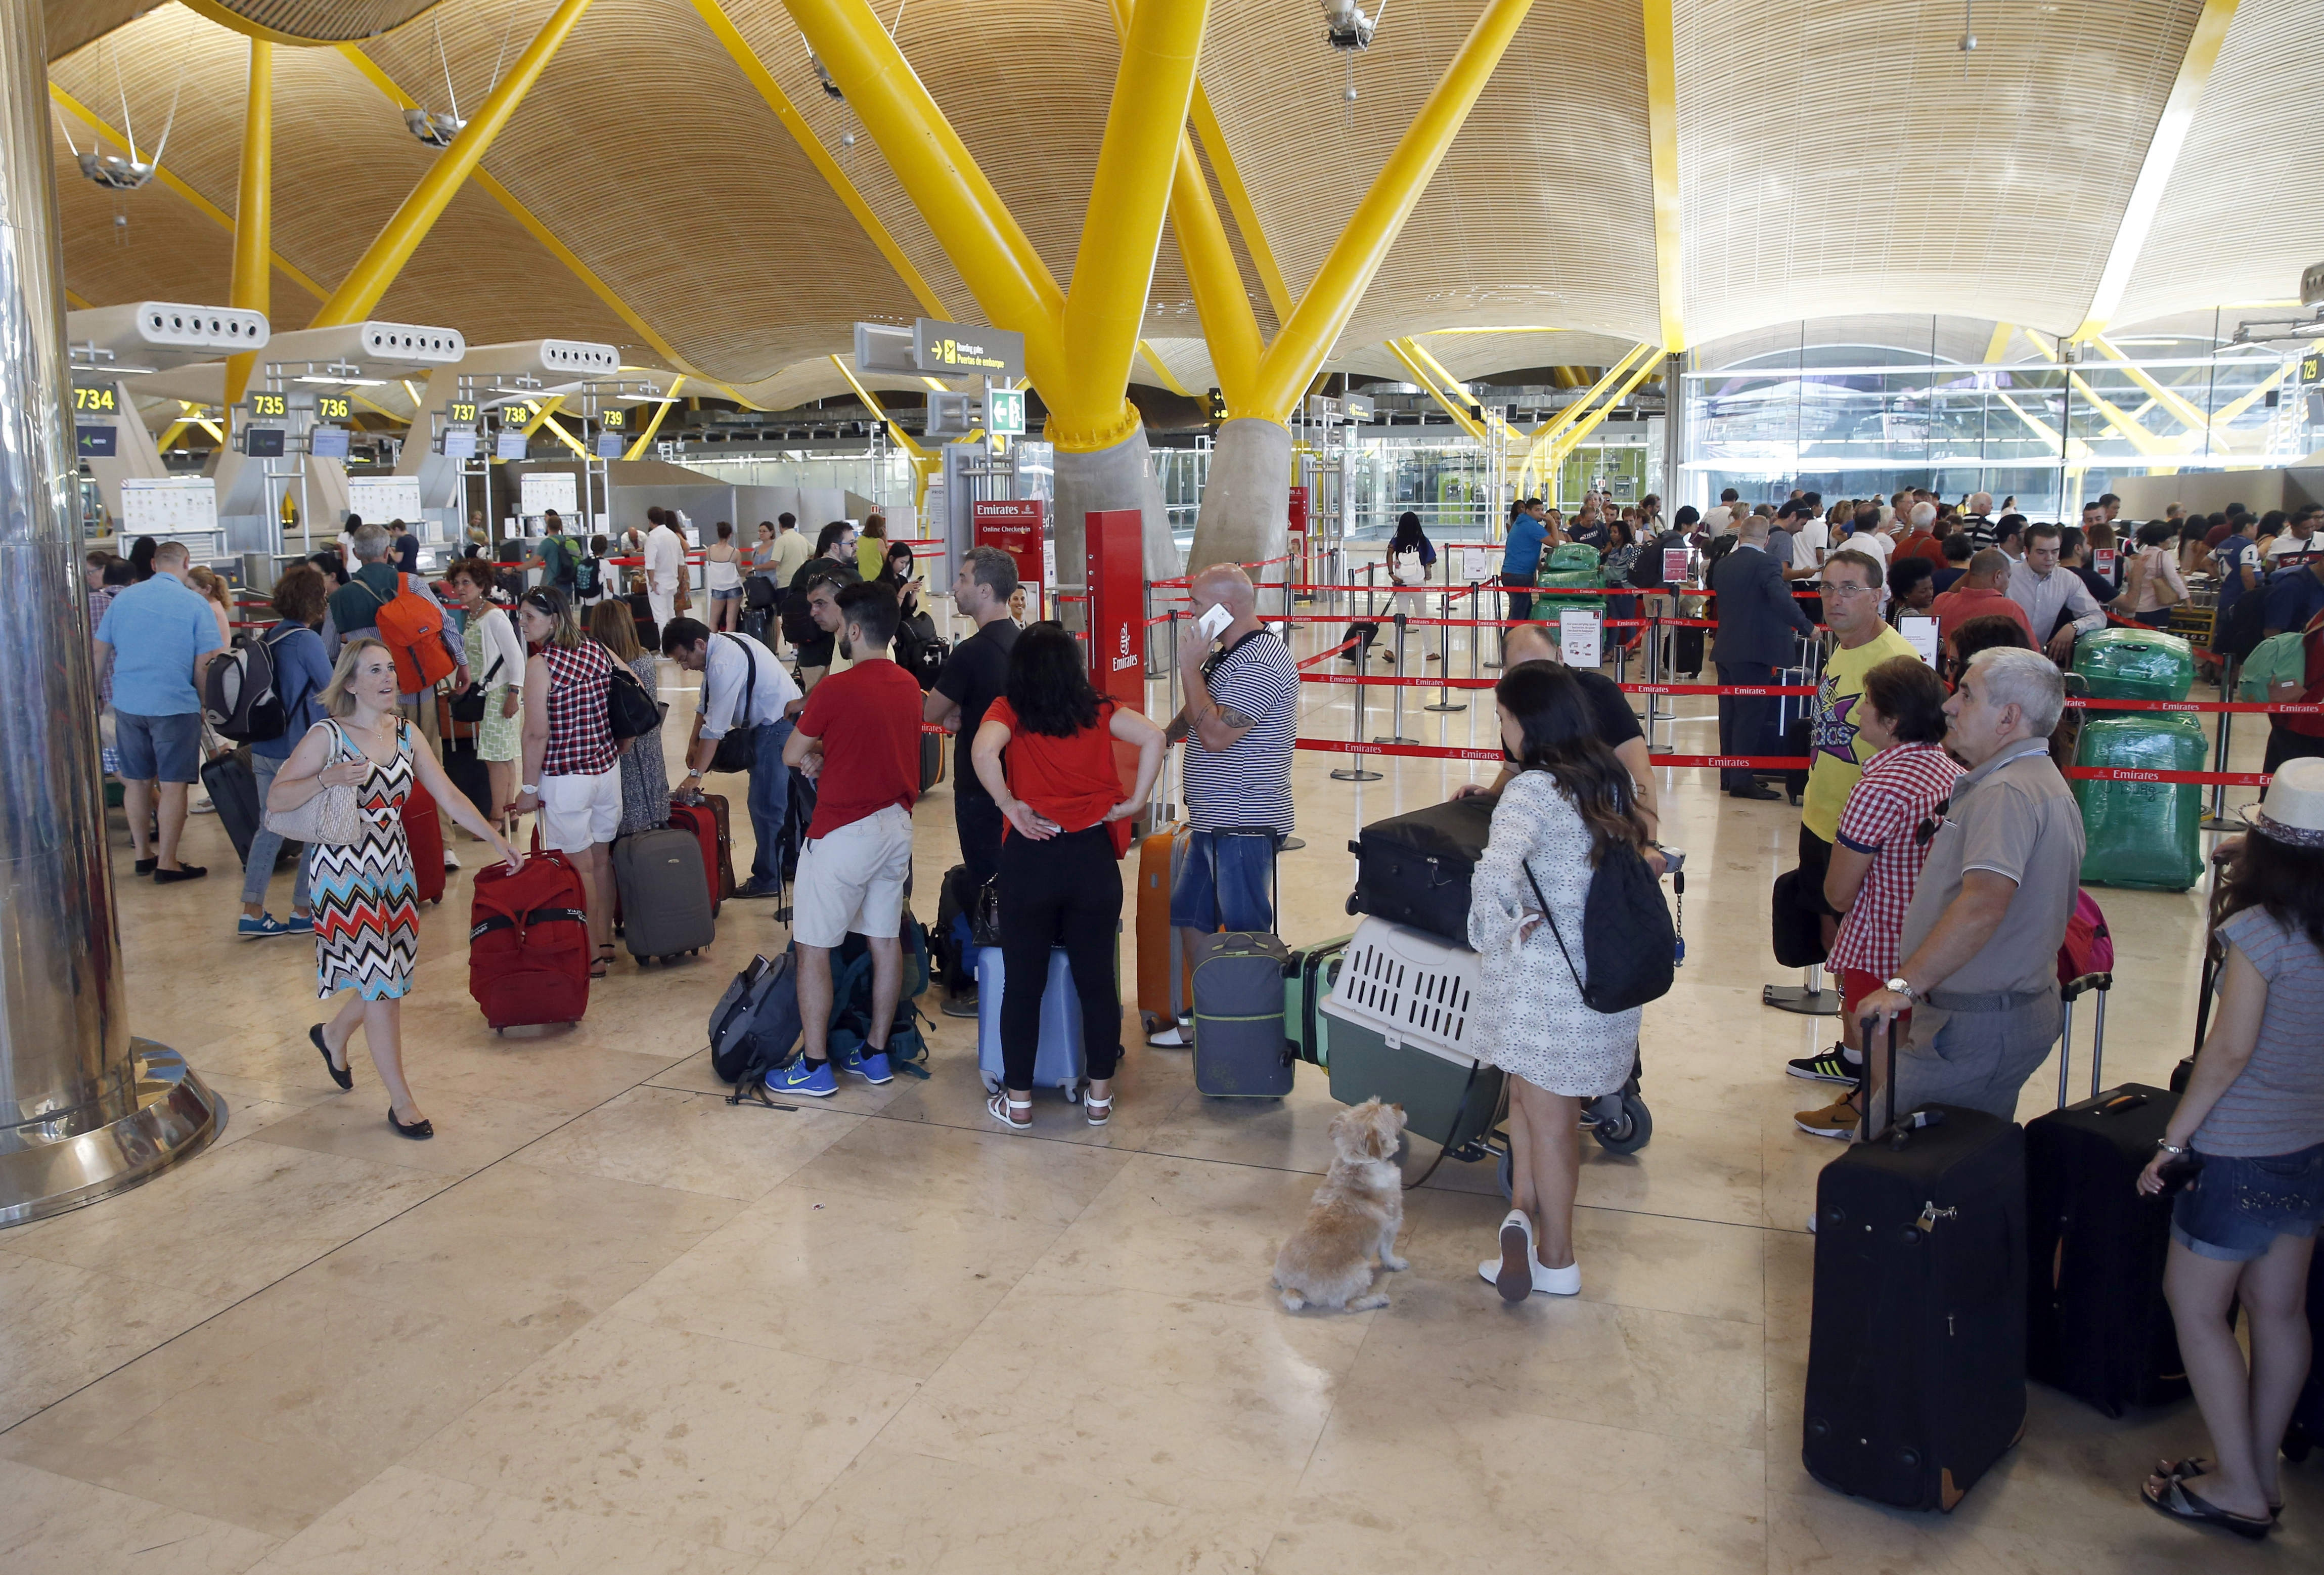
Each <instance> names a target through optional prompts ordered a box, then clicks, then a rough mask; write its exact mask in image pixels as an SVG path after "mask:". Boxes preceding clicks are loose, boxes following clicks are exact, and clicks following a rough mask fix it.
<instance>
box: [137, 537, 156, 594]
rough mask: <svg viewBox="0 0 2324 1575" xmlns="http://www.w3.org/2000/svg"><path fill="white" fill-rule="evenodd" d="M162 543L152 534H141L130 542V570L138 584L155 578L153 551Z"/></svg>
mask: <svg viewBox="0 0 2324 1575" xmlns="http://www.w3.org/2000/svg"><path fill="white" fill-rule="evenodd" d="M160 546H161V542H158V541H156V540H155V539H154V538H152V536H140V537H138V538H137V539H136V540H135V541H134V542H130V543H129V572H130V573H131V574H132V575H134V576H135V582H136V583H137V584H140V585H143V583H144V582H145V581H147V580H149V579H152V578H153V553H154V551H156V550H157V549H158V548H159V547H160Z"/></svg>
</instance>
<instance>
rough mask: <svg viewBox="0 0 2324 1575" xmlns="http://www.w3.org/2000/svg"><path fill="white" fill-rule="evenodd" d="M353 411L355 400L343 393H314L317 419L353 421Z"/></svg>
mask: <svg viewBox="0 0 2324 1575" xmlns="http://www.w3.org/2000/svg"><path fill="white" fill-rule="evenodd" d="M315 419H316V420H318V421H326V422H344V421H353V420H354V419H355V402H354V401H353V400H351V399H349V398H348V397H347V396H346V394H317V395H315Z"/></svg>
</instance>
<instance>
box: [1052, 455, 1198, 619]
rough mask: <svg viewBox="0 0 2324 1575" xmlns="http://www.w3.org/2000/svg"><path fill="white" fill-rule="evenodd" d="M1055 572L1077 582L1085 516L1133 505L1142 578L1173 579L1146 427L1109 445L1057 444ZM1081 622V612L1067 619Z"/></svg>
mask: <svg viewBox="0 0 2324 1575" xmlns="http://www.w3.org/2000/svg"><path fill="white" fill-rule="evenodd" d="M1056 493H1057V496H1056V505H1055V508H1054V510H1053V511H1052V516H1051V517H1052V518H1053V519H1054V520H1055V521H1056V545H1057V575H1058V578H1060V579H1064V580H1065V581H1066V582H1068V583H1077V582H1079V580H1080V579H1081V575H1082V568H1081V566H1082V564H1083V562H1084V548H1083V541H1084V533H1085V530H1086V527H1085V524H1084V521H1085V520H1086V519H1087V517H1088V516H1089V515H1090V514H1095V513H1097V512H1099V511H1100V510H1102V509H1116V508H1134V509H1137V510H1139V511H1140V512H1142V513H1143V514H1145V516H1146V578H1147V579H1149V580H1151V579H1176V578H1177V576H1178V575H1179V573H1180V572H1181V566H1180V564H1179V561H1178V548H1177V545H1176V542H1173V541H1172V540H1171V539H1170V515H1169V514H1168V512H1167V510H1165V509H1164V508H1163V506H1162V489H1161V487H1160V486H1157V485H1156V484H1155V480H1154V461H1153V458H1152V450H1151V449H1149V448H1148V446H1147V442H1146V428H1145V425H1144V424H1143V423H1142V422H1141V423H1140V424H1139V428H1138V430H1137V431H1133V432H1131V433H1130V436H1128V437H1126V438H1124V439H1122V440H1121V441H1120V442H1119V443H1116V444H1114V445H1113V447H1111V448H1110V449H1093V450H1087V451H1083V450H1076V449H1057V450H1056ZM1068 621H1069V623H1071V625H1073V626H1074V627H1079V626H1080V616H1079V614H1078V612H1076V614H1075V616H1074V617H1073V618H1072V619H1070V620H1068Z"/></svg>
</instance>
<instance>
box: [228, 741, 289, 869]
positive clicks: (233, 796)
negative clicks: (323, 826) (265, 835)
mask: <svg viewBox="0 0 2324 1575" xmlns="http://www.w3.org/2000/svg"><path fill="white" fill-rule="evenodd" d="M202 791H203V792H207V793H208V794H209V796H210V802H211V803H213V804H215V805H217V818H218V821H219V823H220V824H222V825H223V826H225V827H226V836H227V838H229V839H230V840H231V841H232V842H233V843H234V856H235V858H237V859H239V860H240V861H241V862H242V865H243V867H244V868H245V869H246V868H248V867H249V866H250V839H251V838H254V837H255V836H257V835H258V828H259V824H260V819H259V818H260V816H261V815H262V814H263V812H264V810H265V806H264V805H263V804H261V803H260V802H259V801H258V778H257V776H256V775H255V774H254V773H253V772H252V771H251V769H250V755H249V754H248V752H247V751H246V750H244V749H237V750H235V752H234V753H233V754H231V755H219V756H218V757H217V759H216V760H210V761H205V762H204V763H203V764H202ZM305 851H306V849H305V848H304V847H302V846H301V845H300V844H299V843H296V842H284V843H283V844H282V846H281V850H280V851H279V852H277V853H276V854H275V856H274V867H275V868H277V869H281V867H282V866H284V865H286V864H288V863H290V862H291V860H293V859H294V858H296V857H299V856H300V854H302V853H304V852H305Z"/></svg>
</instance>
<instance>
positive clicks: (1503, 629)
mask: <svg viewBox="0 0 2324 1575" xmlns="http://www.w3.org/2000/svg"><path fill="white" fill-rule="evenodd" d="M1493 629H1494V632H1495V633H1494V638H1493V659H1492V660H1491V661H1490V662H1486V663H1485V665H1486V666H1488V667H1489V668H1491V669H1492V670H1493V671H1494V672H1499V671H1500V670H1501V655H1502V652H1501V642H1502V641H1503V640H1505V639H1507V638H1508V632H1509V588H1508V587H1507V586H1505V585H1503V584H1501V583H1500V582H1499V580H1495V581H1494V582H1493ZM1471 637H1472V638H1474V639H1477V640H1482V639H1483V638H1484V637H1485V632H1484V631H1483V630H1482V629H1479V630H1476V631H1474V632H1473V635H1472V636H1471Z"/></svg>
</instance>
